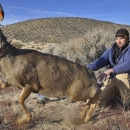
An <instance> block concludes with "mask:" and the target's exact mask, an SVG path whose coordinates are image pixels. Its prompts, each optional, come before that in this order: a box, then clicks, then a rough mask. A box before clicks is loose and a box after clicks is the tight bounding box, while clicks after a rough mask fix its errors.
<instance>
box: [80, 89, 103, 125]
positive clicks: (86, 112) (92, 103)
mask: <svg viewBox="0 0 130 130" xmlns="http://www.w3.org/2000/svg"><path fill="white" fill-rule="evenodd" d="M100 93H101V91H100V90H99V92H98V93H97V95H96V96H95V97H93V98H91V99H89V101H88V103H87V104H86V106H85V107H84V109H83V111H82V113H81V119H82V120H83V121H84V123H87V122H88V121H89V120H90V119H91V117H92V114H93V111H94V110H95V107H96V105H97V102H98V100H99V96H100Z"/></svg>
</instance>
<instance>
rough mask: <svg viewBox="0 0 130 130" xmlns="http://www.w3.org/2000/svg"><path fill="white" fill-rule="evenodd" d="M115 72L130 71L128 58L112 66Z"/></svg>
mask: <svg viewBox="0 0 130 130" xmlns="http://www.w3.org/2000/svg"><path fill="white" fill-rule="evenodd" d="M113 70H114V73H115V74H121V73H130V59H129V60H128V61H126V62H124V63H122V64H120V65H117V66H114V67H113Z"/></svg>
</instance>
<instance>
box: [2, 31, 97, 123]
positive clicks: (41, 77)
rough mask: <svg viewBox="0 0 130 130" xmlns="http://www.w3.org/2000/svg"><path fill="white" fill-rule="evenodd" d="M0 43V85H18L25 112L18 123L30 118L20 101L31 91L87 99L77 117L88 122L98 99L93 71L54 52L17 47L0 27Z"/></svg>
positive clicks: (74, 98)
mask: <svg viewBox="0 0 130 130" xmlns="http://www.w3.org/2000/svg"><path fill="white" fill-rule="evenodd" d="M0 38H1V42H0V46H1V48H3V50H4V53H3V55H2V56H1V59H0V71H1V73H2V74H3V75H4V76H5V78H6V80H7V83H6V84H4V82H1V87H3V88H5V87H7V86H10V85H12V86H16V87H18V88H20V89H22V93H21V96H20V98H19V103H20V104H21V105H22V107H23V109H24V111H25V113H26V116H25V118H23V119H22V120H19V121H18V122H19V123H22V122H24V121H30V119H31V113H30V112H29V111H28V110H27V108H26V107H25V105H24V101H25V99H26V98H27V97H28V96H29V95H30V94H31V92H35V93H40V94H43V95H45V96H49V97H51V96H53V97H60V96H67V97H69V98H70V99H72V100H75V101H87V99H90V100H89V102H88V104H87V105H86V107H85V108H84V110H83V112H82V114H81V118H82V120H83V121H84V122H88V121H89V120H90V118H91V115H92V112H93V110H94V108H95V105H96V103H97V101H98V95H97V91H98V87H97V82H96V78H95V75H94V73H93V72H92V71H90V70H88V69H87V68H86V66H82V65H80V64H77V63H74V62H72V61H69V60H67V59H63V58H61V57H58V56H54V55H50V54H44V53H40V52H38V51H35V50H29V49H17V48H15V47H13V46H12V45H11V44H9V43H8V42H7V40H6V37H5V36H4V35H3V33H2V31H0Z"/></svg>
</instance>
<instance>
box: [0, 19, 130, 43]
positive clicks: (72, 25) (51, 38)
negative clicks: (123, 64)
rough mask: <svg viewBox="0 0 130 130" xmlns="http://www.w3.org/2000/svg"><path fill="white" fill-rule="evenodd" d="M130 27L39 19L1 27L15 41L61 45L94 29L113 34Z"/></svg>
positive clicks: (97, 22)
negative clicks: (108, 31) (119, 29)
mask: <svg viewBox="0 0 130 130" xmlns="http://www.w3.org/2000/svg"><path fill="white" fill-rule="evenodd" d="M122 27H124V28H127V29H128V30H129V31H130V26H127V25H119V24H115V23H110V22H104V21H98V20H92V19H87V18H71V17H70V18H41V19H34V20H28V21H24V22H19V23H15V24H11V25H7V26H5V27H2V30H3V31H4V33H5V35H6V36H7V37H8V38H9V39H14V38H15V39H17V40H21V41H22V42H29V41H36V42H49V43H52V42H53V43H61V42H67V41H69V40H70V39H74V38H79V37H81V36H83V35H85V33H86V32H88V30H89V31H91V30H92V29H94V28H97V31H98V29H99V28H102V29H104V30H110V31H111V33H115V31H116V30H117V29H118V28H122Z"/></svg>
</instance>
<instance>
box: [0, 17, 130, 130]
mask: <svg viewBox="0 0 130 130" xmlns="http://www.w3.org/2000/svg"><path fill="white" fill-rule="evenodd" d="M119 28H126V29H128V30H129V32H130V26H127V25H119V24H115V23H110V22H103V21H96V20H91V19H85V18H46V19H35V20H28V21H25V22H19V23H16V24H12V25H8V26H5V27H2V30H3V31H4V34H5V35H6V36H7V38H8V41H10V40H13V41H12V44H13V45H15V46H16V47H18V48H31V49H36V50H39V51H41V52H46V53H50V54H54V55H59V56H61V57H64V58H67V59H69V60H72V61H75V62H78V63H81V64H85V65H87V64H88V63H90V62H92V61H93V60H95V59H96V58H98V57H99V56H100V55H101V54H102V53H103V52H104V51H105V50H106V49H107V48H109V47H110V46H111V45H112V44H113V43H114V35H115V32H116V30H117V29H119ZM7 93H8V94H7ZM19 94H20V92H19V90H16V89H14V88H13V87H12V88H7V89H4V90H2V89H0V129H1V130H2V129H4V130H11V129H13V130H43V129H45V130H49V129H50V130H51V129H56V130H86V129H87V130H99V129H100V130H129V129H130V123H129V122H130V107H129V108H128V109H127V110H125V106H124V104H123V102H121V101H120V100H117V102H116V103H110V104H108V106H106V107H105V108H104V107H101V108H100V109H96V111H95V113H94V115H93V118H92V120H91V121H90V122H89V123H88V124H78V123H77V124H78V125H72V124H71V125H70V124H64V123H63V122H64V115H65V116H67V111H64V108H68V112H69V113H70V115H69V117H70V116H71V113H73V112H74V109H73V110H71V109H72V108H75V106H79V107H78V110H75V111H76V112H77V111H80V110H81V109H82V108H83V105H84V102H78V103H73V104H72V103H67V104H66V99H65V100H60V101H54V102H50V103H48V104H46V105H45V106H37V104H36V103H35V98H34V97H35V96H34V95H32V96H31V97H29V98H30V99H31V100H29V101H30V102H29V103H28V104H27V106H29V109H31V111H32V113H33V119H32V121H31V122H30V123H27V124H23V125H22V126H17V125H15V123H14V121H15V120H16V119H17V117H18V116H21V115H19V114H20V113H21V112H19V111H21V108H20V106H19V104H18V103H17V102H16V101H15V100H17V97H18V96H19ZM57 104H58V105H57ZM59 104H60V107H57V106H59ZM34 107H35V110H38V111H35V110H34ZM71 111H73V112H71ZM21 114H22V113H21ZM54 119H56V120H54ZM71 119H72V117H71ZM75 122H76V121H75Z"/></svg>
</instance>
